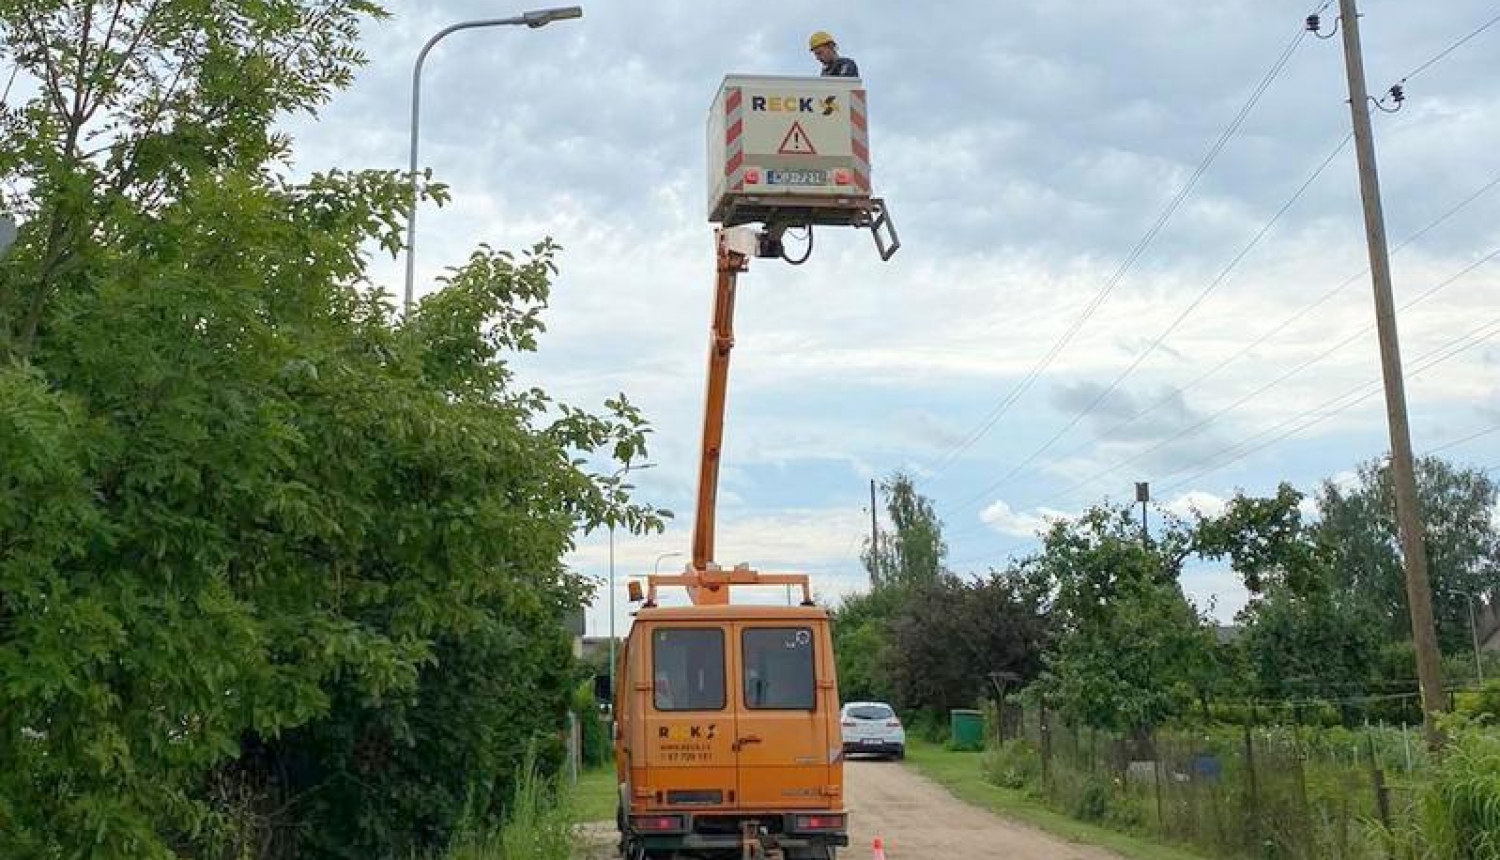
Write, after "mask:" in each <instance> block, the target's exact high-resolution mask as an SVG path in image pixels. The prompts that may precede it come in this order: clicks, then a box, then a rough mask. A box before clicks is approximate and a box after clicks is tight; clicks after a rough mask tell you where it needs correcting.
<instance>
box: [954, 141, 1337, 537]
mask: <svg viewBox="0 0 1500 860" xmlns="http://www.w3.org/2000/svg"><path fill="white" fill-rule="evenodd" d="M1353 137H1354V133H1353V132H1349V133H1347V134H1345V135H1344V136H1343V138H1342V139H1341V140H1339V142H1338V145H1337V146H1335V147H1334V148H1333V150H1332V151H1331V152H1329V153H1328V155H1327V156H1326V157H1325V158H1324V159H1323V160H1322V161H1321V162H1320V163H1319V164H1318V166H1317V168H1316V169H1314V170H1313V172H1312V173H1311V174H1310V175H1309V176H1308V177H1307V179H1305V180H1303V182H1302V185H1301V186H1299V187H1298V188H1297V190H1296V191H1295V192H1294V193H1293V194H1292V196H1291V197H1290V198H1288V199H1287V201H1286V202H1285V203H1283V204H1282V205H1281V208H1279V209H1277V210H1276V213H1275V214H1274V215H1272V216H1271V218H1270V219H1269V220H1268V221H1266V223H1265V224H1264V225H1263V226H1262V227H1261V228H1260V230H1259V231H1258V232H1257V233H1256V234H1255V235H1254V236H1253V237H1251V239H1250V241H1249V242H1248V243H1246V244H1245V246H1244V247H1243V248H1241V249H1240V250H1239V252H1238V253H1236V254H1235V255H1234V256H1233V257H1232V258H1230V260H1229V262H1228V263H1227V264H1225V266H1224V268H1222V269H1221V270H1220V271H1219V273H1218V275H1216V276H1215V277H1214V279H1213V280H1211V281H1209V282H1208V285H1207V286H1205V287H1204V288H1203V289H1202V290H1200V291H1199V293H1198V295H1197V296H1195V297H1194V298H1193V300H1192V301H1191V302H1189V303H1188V305H1187V307H1185V308H1183V309H1182V311H1181V312H1180V313H1178V314H1177V317H1176V318H1175V319H1173V320H1172V322H1171V324H1169V325H1168V326H1167V327H1166V329H1165V330H1163V331H1162V333H1161V334H1159V335H1157V336H1156V339H1155V340H1153V341H1152V342H1151V344H1150V345H1149V346H1147V347H1146V348H1145V349H1144V350H1142V351H1141V352H1140V353H1138V354H1137V355H1136V357H1135V359H1134V360H1133V361H1132V362H1131V363H1130V364H1129V365H1127V366H1126V367H1125V368H1124V369H1123V370H1121V371H1120V373H1119V374H1117V375H1116V376H1115V378H1114V380H1113V381H1112V382H1110V384H1109V385H1108V386H1106V387H1105V388H1104V389H1103V390H1101V391H1100V392H1099V393H1098V394H1096V395H1095V396H1094V399H1093V400H1092V401H1091V402H1090V403H1089V404H1088V405H1087V406H1085V407H1084V408H1083V409H1082V410H1080V411H1079V412H1077V413H1075V414H1074V415H1073V417H1072V419H1070V420H1069V421H1068V423H1067V424H1065V425H1063V427H1062V429H1060V430H1058V431H1057V432H1056V433H1054V434H1052V436H1051V438H1049V439H1048V440H1047V441H1046V442H1045V443H1043V444H1042V446H1041V447H1040V448H1037V449H1036V450H1034V451H1032V452H1031V454H1029V455H1028V456H1027V457H1026V458H1025V459H1024V460H1022V461H1021V462H1020V463H1017V464H1016V465H1015V466H1013V467H1011V469H1010V471H1008V472H1006V473H1005V474H1004V475H1003V476H1001V478H1000V480H998V481H996V482H994V483H993V484H990V485H989V486H987V487H985V488H984V489H983V490H980V491H979V492H978V493H976V494H975V495H974V496H973V497H972V498H970V499H969V500H968V501H965V502H964V503H962V504H961V505H960V506H959V507H960V508H962V509H967V508H968V507H969V506H970V505H972V504H973V503H974V502H976V501H980V500H982V499H983V498H984V497H985V496H987V495H989V494H990V493H992V492H994V491H995V490H998V489H999V488H1001V487H1003V486H1005V485H1006V484H1008V483H1010V481H1011V480H1012V479H1014V478H1015V477H1016V476H1017V475H1019V474H1020V473H1021V472H1022V471H1023V470H1024V469H1025V468H1026V467H1027V466H1029V465H1031V464H1032V463H1033V462H1035V461H1036V458H1037V457H1040V456H1041V455H1042V454H1045V453H1046V452H1047V451H1049V450H1050V449H1051V448H1052V446H1053V445H1054V444H1056V443H1057V442H1058V440H1060V439H1062V438H1063V437H1064V436H1066V435H1067V434H1068V433H1069V432H1070V431H1071V430H1072V429H1073V428H1074V427H1077V426H1078V424H1079V422H1081V421H1082V420H1083V419H1085V418H1087V417H1088V416H1089V415H1092V414H1093V413H1094V410H1096V409H1098V408H1099V406H1100V404H1102V403H1103V402H1104V401H1105V399H1106V398H1108V397H1109V395H1111V394H1113V393H1114V392H1115V391H1116V390H1117V389H1119V387H1120V385H1121V383H1123V382H1124V381H1125V380H1126V379H1127V378H1129V376H1130V375H1131V374H1132V373H1134V372H1135V371H1136V370H1137V369H1138V368H1139V367H1140V366H1141V364H1142V363H1144V362H1145V360H1146V359H1147V358H1149V357H1150V356H1151V355H1152V354H1153V353H1154V352H1156V350H1157V349H1158V348H1159V347H1160V346H1161V345H1162V344H1163V343H1164V342H1165V341H1166V339H1167V338H1168V337H1170V336H1171V335H1172V333H1173V332H1175V331H1176V330H1177V328H1178V327H1179V326H1181V325H1182V323H1183V321H1185V320H1186V319H1187V318H1188V317H1189V316H1190V315H1191V314H1192V313H1193V311H1195V310H1197V309H1198V306H1199V305H1201V304H1203V302H1204V301H1205V300H1206V299H1207V298H1208V297H1209V296H1210V295H1212V294H1213V292H1214V291H1215V290H1217V289H1218V288H1219V287H1220V286H1222V285H1223V284H1224V282H1225V281H1227V280H1228V279H1229V276H1230V274H1232V273H1233V272H1234V270H1235V269H1236V268H1238V266H1239V264H1240V263H1241V262H1242V261H1243V260H1244V259H1245V257H1247V256H1249V254H1250V252H1251V251H1252V250H1254V249H1255V247H1256V246H1258V245H1259V244H1260V242H1261V240H1262V239H1264V238H1265V237H1266V235H1267V234H1269V233H1270V232H1271V229H1272V228H1273V227H1275V226H1276V224H1277V223H1278V222H1279V221H1280V220H1281V218H1282V216H1284V215H1286V213H1287V212H1289V211H1291V208H1292V207H1293V206H1295V205H1296V204H1297V201H1299V200H1301V199H1302V196H1303V195H1304V194H1306V193H1307V191H1308V189H1309V188H1311V187H1312V185H1313V183H1314V182H1316V181H1317V180H1318V178H1319V177H1320V176H1322V175H1323V172H1324V171H1325V170H1327V169H1328V167H1329V166H1330V165H1332V164H1333V161H1334V159H1335V158H1337V157H1338V155H1339V153H1341V152H1343V151H1344V147H1346V146H1348V145H1349V141H1350V140H1351V139H1352V138H1353Z"/></svg>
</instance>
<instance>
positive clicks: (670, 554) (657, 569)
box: [651, 552, 682, 574]
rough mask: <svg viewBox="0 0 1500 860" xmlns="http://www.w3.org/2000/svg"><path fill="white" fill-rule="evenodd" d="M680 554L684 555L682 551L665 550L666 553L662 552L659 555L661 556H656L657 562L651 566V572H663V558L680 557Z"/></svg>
mask: <svg viewBox="0 0 1500 860" xmlns="http://www.w3.org/2000/svg"><path fill="white" fill-rule="evenodd" d="M680 555H682V553H680V552H664V553H662V554H661V555H659V556H657V557H656V564H653V565H652V566H651V572H652V573H656V574H659V573H661V560H662V559H664V558H676V557H678V556H680Z"/></svg>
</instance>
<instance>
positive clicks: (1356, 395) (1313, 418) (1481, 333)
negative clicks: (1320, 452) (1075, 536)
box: [1165, 319, 1500, 493]
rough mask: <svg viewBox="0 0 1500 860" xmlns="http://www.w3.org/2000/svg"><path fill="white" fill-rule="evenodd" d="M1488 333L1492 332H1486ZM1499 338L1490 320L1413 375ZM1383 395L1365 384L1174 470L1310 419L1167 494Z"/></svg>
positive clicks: (1428, 358)
mask: <svg viewBox="0 0 1500 860" xmlns="http://www.w3.org/2000/svg"><path fill="white" fill-rule="evenodd" d="M1486 329H1488V331H1485V330H1486ZM1496 335H1500V319H1493V320H1490V321H1489V322H1486V323H1484V324H1483V325H1480V326H1478V327H1476V328H1474V329H1471V330H1470V331H1469V332H1468V333H1466V334H1464V335H1462V336H1460V337H1458V338H1455V339H1454V340H1451V341H1449V342H1448V343H1446V344H1444V345H1442V346H1440V347H1438V348H1437V349H1434V350H1432V351H1431V352H1428V353H1427V354H1425V355H1424V356H1422V357H1421V358H1419V359H1418V360H1417V362H1414V363H1413V364H1420V366H1418V367H1416V368H1415V369H1414V370H1413V371H1412V372H1411V374H1410V375H1411V376H1417V375H1420V374H1421V373H1423V372H1425V371H1427V370H1430V369H1432V368H1433V367H1436V366H1437V365H1439V364H1442V363H1444V362H1446V361H1449V360H1450V359H1453V358H1456V357H1457V356H1459V355H1460V354H1462V353H1464V352H1466V351H1468V350H1470V349H1473V348H1474V347H1476V346H1479V345H1480V344H1483V343H1485V342H1486V341H1488V340H1490V339H1491V338H1493V337H1495V336H1496ZM1465 341H1468V342H1467V343H1465ZM1366 389H1368V390H1366ZM1379 393H1381V388H1380V382H1379V381H1375V382H1366V383H1363V384H1362V385H1359V386H1356V387H1354V388H1352V389H1350V390H1349V391H1346V392H1344V393H1343V394H1342V395H1340V396H1338V397H1335V398H1333V399H1332V400H1329V401H1326V402H1325V403H1323V405H1322V406H1320V407H1318V408H1317V409H1311V410H1307V411H1305V412H1302V413H1300V414H1298V415H1296V416H1293V417H1292V418H1291V419H1289V420H1287V421H1283V422H1282V423H1280V424H1278V425H1276V426H1275V427H1272V428H1270V429H1269V430H1264V431H1261V432H1260V433H1257V434H1256V435H1255V436H1252V437H1250V439H1247V440H1244V441H1242V442H1239V443H1237V444H1235V445H1231V446H1230V447H1228V448H1225V449H1223V450H1221V451H1219V452H1217V453H1215V454H1214V455H1213V456H1211V457H1207V458H1204V459H1202V460H1199V461H1198V462H1197V463H1195V464H1192V465H1189V466H1186V467H1183V468H1179V469H1175V470H1173V471H1171V472H1168V473H1167V475H1168V476H1169V477H1170V476H1173V475H1180V474H1182V473H1183V472H1185V471H1188V470H1189V469H1194V468H1197V467H1198V466H1201V465H1204V464H1206V463H1208V462H1210V461H1212V460H1215V459H1217V458H1218V457H1220V456H1222V455H1224V454H1228V453H1231V452H1233V451H1235V450H1236V449H1238V448H1242V447H1244V446H1245V445H1246V444H1247V443H1249V442H1253V441H1254V440H1255V439H1257V438H1259V437H1261V436H1264V435H1266V434H1267V433H1271V432H1275V431H1276V430H1279V429H1280V428H1282V427H1285V426H1287V425H1288V424H1292V423H1295V422H1297V421H1299V420H1302V419H1304V418H1305V419H1307V420H1305V421H1303V423H1301V424H1299V425H1298V426H1296V427H1293V428H1292V429H1291V430H1288V431H1287V432H1285V433H1281V434H1278V435H1276V436H1274V437H1272V438H1271V439H1268V440H1266V441H1265V442H1261V443H1259V444H1256V445H1252V446H1251V447H1249V448H1245V449H1244V450H1242V451H1240V452H1239V453H1237V454H1235V455H1234V456H1233V457H1231V458H1229V459H1227V460H1224V461H1222V462H1220V463H1217V464H1216V465H1213V466H1210V467H1208V468H1207V469H1203V470H1201V471H1198V472H1194V473H1193V474H1192V475H1189V476H1188V477H1186V478H1184V479H1182V480H1181V481H1178V482H1176V483H1174V484H1172V485H1170V486H1168V487H1167V489H1166V491H1165V492H1169V493H1170V492H1173V491H1175V490H1178V489H1180V488H1182V487H1184V486H1186V485H1187V484H1190V483H1192V482H1193V481H1196V480H1198V479H1199V478H1201V477H1203V476H1204V475H1209V474H1212V473H1214V472H1217V471H1219V470H1220V469H1223V468H1225V467H1226V466H1230V465H1233V464H1234V463H1238V462H1239V461H1240V460H1243V459H1245V458H1246V457H1248V456H1250V455H1251V454H1254V453H1256V452H1258V451H1262V450H1264V449H1266V448H1268V447H1270V446H1271V445H1274V444H1276V443H1277V442H1280V441H1283V440H1285V439H1289V438H1291V437H1292V436H1295V435H1297V434H1298V433H1301V432H1302V431H1304V430H1307V429H1309V428H1311V427H1314V426H1316V425H1318V424H1321V423H1323V422H1324V421H1327V420H1328V419H1330V418H1333V417H1335V416H1337V415H1340V414H1342V413H1344V412H1347V411H1349V410H1350V409H1352V408H1354V407H1355V406H1358V405H1359V404H1360V403H1363V402H1364V401H1366V400H1368V399H1370V398H1371V397H1374V396H1375V395H1376V394H1379ZM1351 397H1352V398H1353V399H1352V400H1349V402H1348V403H1345V404H1343V405H1341V406H1337V407H1334V406H1333V404H1335V403H1338V402H1339V401H1340V400H1348V399H1349V398H1351ZM1320 410H1326V411H1320Z"/></svg>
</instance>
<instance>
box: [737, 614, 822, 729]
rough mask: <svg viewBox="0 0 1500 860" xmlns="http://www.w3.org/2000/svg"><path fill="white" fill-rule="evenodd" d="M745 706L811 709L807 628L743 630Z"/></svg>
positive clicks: (810, 651) (810, 641) (810, 646)
mask: <svg viewBox="0 0 1500 860" xmlns="http://www.w3.org/2000/svg"><path fill="white" fill-rule="evenodd" d="M741 651H742V652H743V653H742V655H741V656H742V657H743V659H744V663H745V707H747V708H757V709H763V710H782V711H810V710H812V709H813V701H814V699H813V636H812V630H811V629H809V628H807V627H761V628H754V629H750V630H746V631H745V632H744V636H743V639H742V642H741Z"/></svg>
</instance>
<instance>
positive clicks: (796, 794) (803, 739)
mask: <svg viewBox="0 0 1500 860" xmlns="http://www.w3.org/2000/svg"><path fill="white" fill-rule="evenodd" d="M735 628H736V629H735V640H736V642H735V646H736V650H737V652H738V656H739V660H738V661H737V662H738V663H739V669H740V672H739V675H740V678H739V681H740V683H739V684H738V685H737V686H738V689H737V690H735V698H736V704H737V706H738V708H737V710H738V714H737V717H736V725H737V729H736V736H735V742H734V746H735V749H736V752H737V754H738V760H739V795H740V803H741V805H742V806H746V807H751V808H755V809H778V808H801V809H807V808H810V807H811V808H819V807H822V806H826V805H827V804H828V803H829V802H830V801H831V800H832V801H834V802H836V799H834V798H830V797H829V796H828V795H827V792H826V789H827V788H828V786H829V776H828V775H829V766H830V760H829V756H830V755H836V754H837V752H838V746H839V745H838V744H837V743H834V744H832V745H830V743H829V740H830V739H829V737H828V723H829V722H830V721H829V720H828V719H826V717H827V715H826V714H823V713H820V711H819V708H818V704H819V701H820V699H823V698H825V697H823V696H820V695H819V692H820V691H819V684H818V679H819V678H822V677H827V678H829V679H832V677H833V676H832V674H831V672H830V671H826V670H825V671H823V672H820V671H819V666H818V665H817V662H818V654H819V652H820V649H819V647H818V642H817V639H816V637H817V635H819V632H818V628H815V627H814V626H813V625H810V624H801V623H798V622H795V621H786V622H776V621H768V622H765V623H748V622H747V623H742V624H737V625H735ZM830 750H832V752H830Z"/></svg>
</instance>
